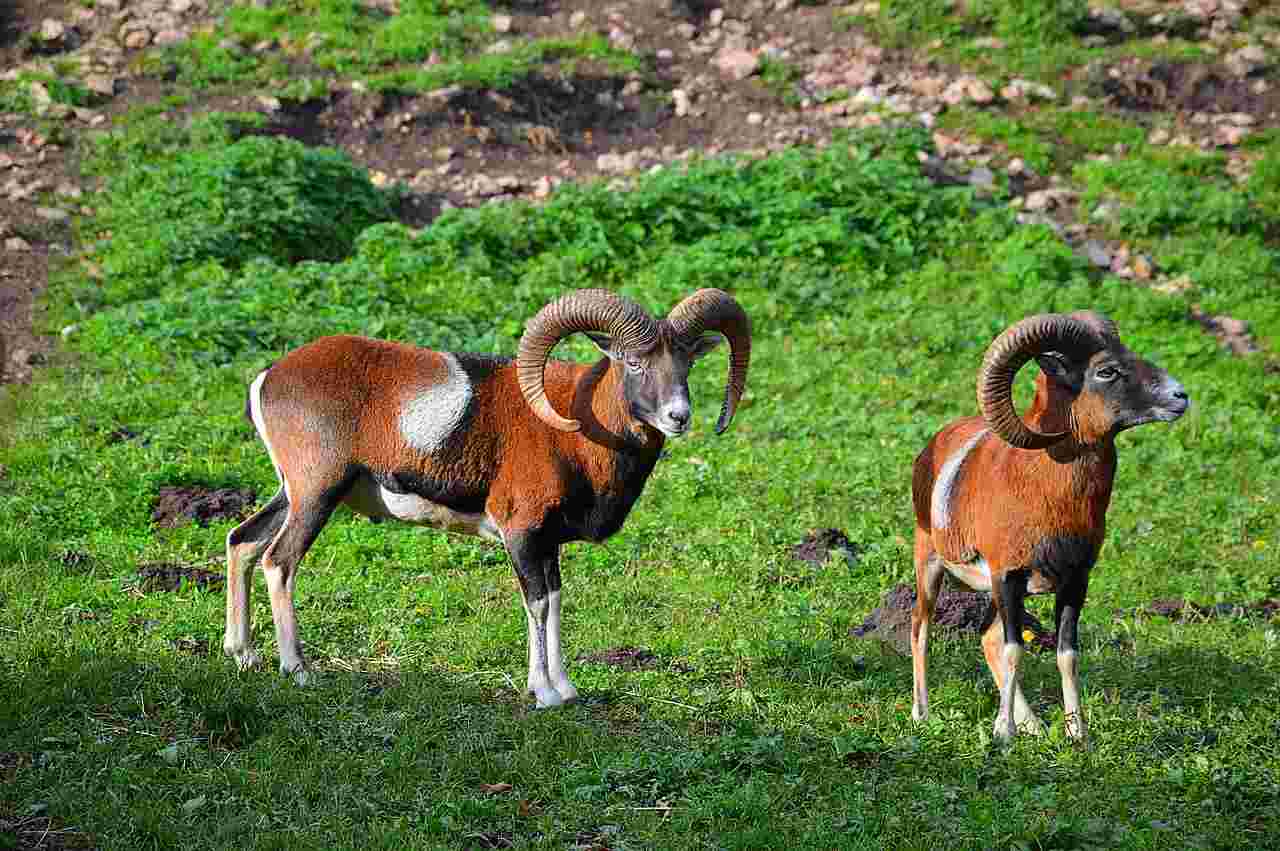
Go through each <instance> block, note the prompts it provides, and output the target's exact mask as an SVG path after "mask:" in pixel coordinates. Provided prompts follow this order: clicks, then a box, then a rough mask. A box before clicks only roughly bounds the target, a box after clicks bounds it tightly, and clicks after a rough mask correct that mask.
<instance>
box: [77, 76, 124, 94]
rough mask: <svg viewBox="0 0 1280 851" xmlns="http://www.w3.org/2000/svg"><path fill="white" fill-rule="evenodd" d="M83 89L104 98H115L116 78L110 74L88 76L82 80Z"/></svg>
mask: <svg viewBox="0 0 1280 851" xmlns="http://www.w3.org/2000/svg"><path fill="white" fill-rule="evenodd" d="M84 87H85V88H86V89H88V90H89V91H91V92H93V93H94V94H95V95H100V96H102V97H104V98H109V97H115V93H116V78H115V77H113V76H111V75H110V74H89V75H88V76H86V77H85V78H84Z"/></svg>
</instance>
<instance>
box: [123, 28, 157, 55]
mask: <svg viewBox="0 0 1280 851" xmlns="http://www.w3.org/2000/svg"><path fill="white" fill-rule="evenodd" d="M121 42H122V43H123V44H124V46H125V47H126V48H128V49H129V50H141V49H142V48H144V47H146V46H147V45H148V44H150V43H151V30H149V29H147V28H146V27H143V28H142V29H129V30H128V31H126V32H125V33H124V35H123V36H122V37H121Z"/></svg>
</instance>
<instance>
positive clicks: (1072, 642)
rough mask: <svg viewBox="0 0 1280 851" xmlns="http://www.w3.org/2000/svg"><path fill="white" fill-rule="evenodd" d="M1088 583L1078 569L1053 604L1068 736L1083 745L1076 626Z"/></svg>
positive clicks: (1084, 727) (1086, 739) (1085, 729)
mask: <svg viewBox="0 0 1280 851" xmlns="http://www.w3.org/2000/svg"><path fill="white" fill-rule="evenodd" d="M1088 586H1089V574H1088V573H1085V572H1081V574H1080V577H1079V578H1078V579H1076V580H1075V581H1073V582H1071V583H1069V584H1067V585H1065V586H1064V587H1062V588H1060V589H1059V590H1058V594H1057V600H1056V602H1055V605H1054V620H1055V621H1056V623H1057V628H1058V671H1059V673H1061V674H1062V703H1063V712H1064V713H1065V716H1066V727H1067V735H1068V736H1070V737H1071V738H1072V739H1074V740H1075V741H1077V742H1079V743H1080V744H1082V745H1085V746H1086V747H1087V746H1088V744H1089V729H1088V726H1087V725H1086V724H1085V720H1084V708H1083V707H1082V706H1081V705H1080V666H1079V641H1078V639H1077V629H1078V624H1079V621H1080V609H1081V608H1083V606H1084V598H1085V593H1086V591H1087V590H1088Z"/></svg>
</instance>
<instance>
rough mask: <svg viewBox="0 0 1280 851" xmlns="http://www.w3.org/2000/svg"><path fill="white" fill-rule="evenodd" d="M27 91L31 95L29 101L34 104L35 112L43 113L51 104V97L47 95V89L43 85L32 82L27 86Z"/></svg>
mask: <svg viewBox="0 0 1280 851" xmlns="http://www.w3.org/2000/svg"><path fill="white" fill-rule="evenodd" d="M27 91H28V92H29V93H30V94H31V101H32V103H33V104H35V108H36V112H37V113H40V112H43V111H44V110H45V109H47V108H48V107H49V104H51V103H53V96H52V95H50V94H49V89H48V88H47V87H46V86H45V84H44V83H41V82H38V81H36V80H32V81H31V82H30V83H28V84H27Z"/></svg>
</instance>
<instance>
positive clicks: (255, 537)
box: [222, 488, 289, 670]
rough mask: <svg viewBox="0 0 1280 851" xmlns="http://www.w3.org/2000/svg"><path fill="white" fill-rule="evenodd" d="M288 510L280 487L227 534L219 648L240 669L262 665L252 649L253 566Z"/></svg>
mask: <svg viewBox="0 0 1280 851" xmlns="http://www.w3.org/2000/svg"><path fill="white" fill-rule="evenodd" d="M288 509H289V501H288V499H287V498H286V497H285V492H284V488H281V489H280V491H279V492H278V493H276V495H275V496H274V497H272V498H271V501H270V502H268V503H267V504H266V505H264V506H263V507H262V508H260V509H259V510H258V511H256V512H255V513H254V514H253V516H252V517H250V518H249V519H248V520H246V521H244V522H243V523H241V524H240V525H239V526H237V527H236V528H234V529H232V530H231V533H230V534H228V535H227V623H226V632H225V634H224V636H223V639H222V649H223V651H224V652H226V654H227V655H228V656H230V657H232V658H233V659H235V660H236V664H237V665H239V666H240V669H241V670H245V669H247V668H257V667H258V666H260V665H261V664H262V657H261V656H259V655H258V653H257V651H255V650H254V649H253V638H252V637H251V629H250V627H251V626H252V623H251V618H252V615H251V613H250V609H249V600H250V597H251V596H252V592H253V566H254V565H255V564H256V563H257V561H258V557H259V556H261V555H262V552H263V550H265V549H266V548H267V546H268V545H269V544H270V543H271V540H272V538H274V537H275V536H276V534H277V533H279V531H280V527H281V526H283V525H284V520H285V514H286V512H287V511H288Z"/></svg>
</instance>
